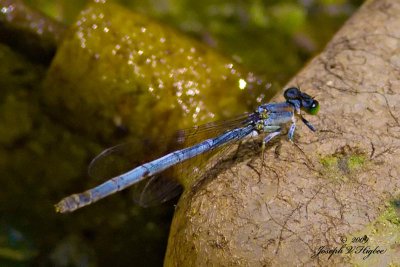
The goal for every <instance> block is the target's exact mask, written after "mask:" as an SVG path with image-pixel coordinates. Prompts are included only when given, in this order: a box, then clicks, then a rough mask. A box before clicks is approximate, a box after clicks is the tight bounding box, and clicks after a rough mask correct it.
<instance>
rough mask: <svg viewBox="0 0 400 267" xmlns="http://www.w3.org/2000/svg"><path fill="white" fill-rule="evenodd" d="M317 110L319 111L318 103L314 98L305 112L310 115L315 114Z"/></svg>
mask: <svg viewBox="0 0 400 267" xmlns="http://www.w3.org/2000/svg"><path fill="white" fill-rule="evenodd" d="M318 111H319V103H318V101H316V100H314V103H313V104H312V105H311V107H310V108H308V109H306V112H307V113H308V114H310V115H316V114H317V113H318Z"/></svg>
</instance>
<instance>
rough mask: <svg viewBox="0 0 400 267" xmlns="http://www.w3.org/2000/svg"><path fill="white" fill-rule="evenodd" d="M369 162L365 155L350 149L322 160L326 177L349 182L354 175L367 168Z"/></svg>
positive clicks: (345, 148)
mask: <svg viewBox="0 0 400 267" xmlns="http://www.w3.org/2000/svg"><path fill="white" fill-rule="evenodd" d="M367 162H368V160H367V157H366V155H365V153H363V152H362V151H358V149H357V148H349V147H344V148H342V149H339V151H338V152H336V153H334V154H332V155H327V156H324V157H321V158H320V163H321V165H322V172H323V173H324V176H325V177H327V178H329V179H333V180H341V181H349V179H351V177H352V176H353V175H354V174H356V173H357V172H358V171H359V170H362V169H363V168H365V167H366V165H367Z"/></svg>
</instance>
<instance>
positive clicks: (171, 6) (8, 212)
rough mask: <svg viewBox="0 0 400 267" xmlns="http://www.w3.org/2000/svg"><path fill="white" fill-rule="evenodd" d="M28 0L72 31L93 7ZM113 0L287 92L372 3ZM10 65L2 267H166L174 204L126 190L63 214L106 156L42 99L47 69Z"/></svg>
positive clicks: (0, 163) (70, 0) (5, 71)
mask: <svg viewBox="0 0 400 267" xmlns="http://www.w3.org/2000/svg"><path fill="white" fill-rule="evenodd" d="M26 2H28V3H30V4H31V5H32V6H33V7H37V8H39V9H41V10H42V11H43V12H45V13H46V14H48V15H49V16H51V17H53V18H55V19H57V20H60V21H63V22H64V23H66V24H68V25H69V24H71V23H73V22H74V21H75V19H76V18H77V16H78V14H79V12H80V10H82V9H83V8H84V6H85V5H86V4H87V3H86V2H87V1H83V0H58V1H55V0H29V1H26ZM113 2H118V3H120V4H123V5H124V6H125V7H127V8H129V9H132V10H135V11H137V12H140V13H142V14H146V15H148V16H150V17H153V18H156V19H157V20H159V21H161V22H162V23H165V24H168V25H170V26H171V27H173V28H177V29H180V30H181V31H182V32H185V33H186V34H187V35H190V36H192V37H193V38H196V39H198V40H200V41H202V42H204V43H206V44H208V45H209V46H212V47H214V48H215V49H216V50H218V51H223V53H225V54H226V55H228V56H230V57H234V58H235V59H236V60H237V61H240V62H242V63H243V65H245V66H246V67H247V68H248V69H251V70H253V71H255V72H257V73H260V74H263V75H265V76H266V77H269V78H268V80H269V81H271V82H273V84H274V87H275V89H276V90H277V89H278V88H280V86H281V85H282V84H284V83H285V81H287V79H288V78H289V77H291V76H292V75H293V74H294V73H295V72H296V71H297V70H298V69H299V68H300V67H301V66H302V65H303V64H304V62H305V60H307V59H309V58H310V57H311V55H313V54H315V53H317V52H318V51H320V50H321V49H322V48H323V46H324V44H325V43H326V42H327V41H328V40H329V38H331V36H332V34H333V33H334V32H335V31H336V30H337V29H338V28H339V27H340V25H341V24H342V23H343V22H344V20H345V19H346V18H347V17H348V16H349V15H351V13H352V12H353V11H354V10H355V9H356V8H357V6H358V5H360V4H361V2H362V1H356V0H353V1H345V0H339V1H334V0H320V1H316V0H315V1H312V0H303V1H262V0H251V1H229V0H218V1H210V0H206V1H188V0H187V1H177V0H149V1H128V0H120V1H113ZM0 60H1V62H2V64H0V77H1V78H0V87H1V88H2V90H1V91H0V96H1V97H0V120H1V121H2V124H1V125H0V146H1V147H0V177H1V179H2V180H1V181H2V194H0V266H132V263H135V266H159V265H161V264H162V261H163V255H164V251H165V247H166V242H167V235H168V229H169V222H170V218H171V216H172V213H173V207H172V206H164V207H161V208H158V209H147V210H143V209H141V208H138V207H136V206H133V205H132V204H131V202H130V201H129V195H126V194H124V192H121V193H120V194H118V195H116V196H113V197H110V198H108V199H107V200H106V201H103V203H102V204H101V205H93V206H92V207H90V208H88V209H87V210H85V211H84V212H79V211H78V212H77V213H74V214H72V215H69V216H61V215H58V214H55V213H54V210H53V207H52V204H54V202H56V201H57V200H59V198H61V197H63V196H66V195H67V194H68V193H71V192H74V190H75V189H76V188H81V189H82V188H85V186H87V184H88V183H87V181H84V180H82V176H84V175H85V174H84V171H83V170H85V169H86V166H87V165H88V163H89V162H90V159H91V158H92V157H93V156H94V155H95V154H96V153H98V152H99V151H100V150H101V147H100V145H99V144H98V143H99V140H92V139H91V141H88V138H87V136H85V135H84V134H83V133H82V132H79V131H76V130H75V129H74V130H72V128H71V129H68V128H67V130H66V125H65V124H62V123H60V117H54V114H52V113H53V111H52V110H51V109H49V107H48V106H47V105H46V104H45V103H44V101H43V99H42V95H41V93H42V91H41V89H40V88H41V83H42V80H43V79H44V76H45V73H46V69H45V67H43V66H38V65H35V64H33V63H31V62H29V61H28V60H27V59H25V58H23V57H22V56H20V55H19V54H16V53H14V52H13V51H12V49H10V48H9V47H5V46H0ZM76 183H78V184H76ZM93 185H94V184H93Z"/></svg>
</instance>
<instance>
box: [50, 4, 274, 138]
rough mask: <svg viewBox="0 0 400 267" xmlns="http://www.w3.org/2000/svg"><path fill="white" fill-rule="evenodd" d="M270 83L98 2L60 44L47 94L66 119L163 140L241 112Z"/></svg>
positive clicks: (106, 132)
mask: <svg viewBox="0 0 400 267" xmlns="http://www.w3.org/2000/svg"><path fill="white" fill-rule="evenodd" d="M71 59H74V60H71ZM241 80H243V81H245V83H246V89H247V90H243V88H240V86H239V85H240V83H239V82H240V81H241ZM267 87H268V84H267V83H265V82H263V81H262V80H260V79H258V78H257V77H255V76H254V75H253V74H251V73H246V72H244V71H243V70H242V69H241V67H240V66H238V64H237V63H235V62H233V61H232V60H228V59H227V58H225V57H222V56H220V55H219V54H217V53H216V52H214V51H212V50H210V49H208V48H206V47H205V46H204V45H202V44H200V43H198V42H196V41H195V40H193V39H190V38H187V37H185V36H182V35H181V34H180V33H178V32H176V31H175V30H173V29H170V28H168V27H165V26H163V25H160V24H158V23H157V22H155V21H152V20H151V19H149V18H147V17H145V16H142V15H139V14H136V13H133V12H130V11H127V10H125V9H123V8H121V7H118V6H116V5H113V4H102V3H96V4H91V5H89V6H88V8H87V9H85V10H84V11H83V12H82V13H81V15H80V17H79V18H78V20H77V22H76V23H75V24H74V25H73V26H72V27H71V29H70V30H69V33H68V34H67V36H66V37H65V40H64V41H63V43H62V44H61V46H60V47H59V50H58V52H57V55H56V57H55V59H54V61H53V63H52V65H51V67H50V69H49V72H48V75H47V78H46V81H45V92H44V93H45V95H46V103H48V104H49V105H51V106H57V107H58V108H59V109H60V114H59V116H62V117H63V119H64V120H65V121H66V123H68V124H69V125H72V126H73V127H76V128H79V129H81V130H85V131H86V132H87V133H88V134H89V135H100V136H102V137H104V139H105V140H111V139H112V137H113V134H114V133H115V131H117V130H118V129H121V128H123V129H125V130H126V131H127V132H129V135H130V136H131V137H133V136H147V137H149V138H160V137H164V136H166V137H168V136H171V135H172V134H173V133H174V132H175V130H176V129H179V128H186V127H190V126H192V125H194V124H201V123H204V122H207V121H210V120H218V119H222V118H228V117H231V116H233V115H235V114H240V113H242V112H244V111H246V110H248V109H249V107H251V106H254V104H255V103H254V99H256V98H257V96H258V95H259V94H260V91H262V90H264V93H265V89H266V88H267ZM251 99H252V100H251ZM65 114H68V115H69V116H65ZM77 117H79V120H76V119H75V118H77ZM93 118H96V120H97V123H95V124H94V123H93Z"/></svg>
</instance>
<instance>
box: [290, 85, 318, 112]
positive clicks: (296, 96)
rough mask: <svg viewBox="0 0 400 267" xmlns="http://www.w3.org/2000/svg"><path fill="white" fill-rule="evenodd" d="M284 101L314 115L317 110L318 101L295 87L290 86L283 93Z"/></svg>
mask: <svg viewBox="0 0 400 267" xmlns="http://www.w3.org/2000/svg"><path fill="white" fill-rule="evenodd" d="M283 95H284V97H285V99H286V101H287V102H289V103H292V104H293V105H295V106H300V108H301V109H302V110H304V111H305V112H307V113H308V114H310V115H316V114H317V113H318V111H319V103H318V101H317V100H315V99H314V98H313V97H311V96H310V95H308V94H306V93H303V92H301V91H300V89H299V88H297V87H290V88H288V89H286V90H285V93H284V94H283ZM295 102H297V104H295Z"/></svg>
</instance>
